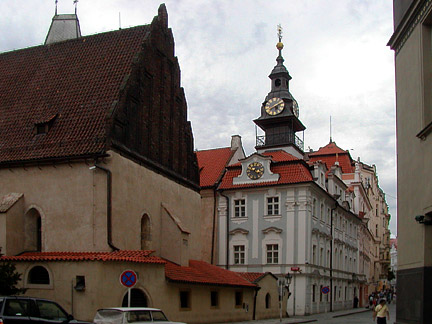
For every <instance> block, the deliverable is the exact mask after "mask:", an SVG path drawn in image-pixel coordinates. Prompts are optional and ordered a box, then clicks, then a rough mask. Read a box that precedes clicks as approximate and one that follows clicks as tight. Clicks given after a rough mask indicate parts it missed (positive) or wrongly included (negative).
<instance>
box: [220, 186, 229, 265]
mask: <svg viewBox="0 0 432 324" xmlns="http://www.w3.org/2000/svg"><path fill="white" fill-rule="evenodd" d="M220 194H221V196H222V197H225V199H226V203H227V212H226V218H227V219H226V266H225V269H227V270H228V269H229V216H230V203H229V197H228V196H225V195H224V194H223V193H222V192H221V193H220Z"/></svg>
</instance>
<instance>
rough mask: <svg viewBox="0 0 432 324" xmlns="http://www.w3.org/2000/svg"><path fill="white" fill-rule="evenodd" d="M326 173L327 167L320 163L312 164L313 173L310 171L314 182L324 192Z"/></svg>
mask: <svg viewBox="0 0 432 324" xmlns="http://www.w3.org/2000/svg"><path fill="white" fill-rule="evenodd" d="M326 172H327V167H326V165H325V163H324V162H322V161H316V162H314V164H313V171H312V175H313V177H314V181H315V183H316V184H318V185H319V186H320V187H321V188H323V189H324V190H326Z"/></svg>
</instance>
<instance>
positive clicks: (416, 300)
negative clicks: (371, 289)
mask: <svg viewBox="0 0 432 324" xmlns="http://www.w3.org/2000/svg"><path fill="white" fill-rule="evenodd" d="M393 12H394V33H393V35H392V37H391V38H390V41H389V43H388V45H390V47H391V48H392V49H393V50H394V51H395V70H396V123H397V127H396V129H397V152H398V156H397V170H398V171H397V176H398V260H397V261H398V263H397V306H398V307H397V314H396V317H397V318H396V321H397V323H398V324H399V323H428V322H430V319H431V318H432V308H431V307H430V305H431V300H432V292H431V289H430V288H431V283H430V278H431V276H432V226H431V224H432V198H431V197H432V186H431V185H430V183H431V180H432V173H431V163H430V161H431V159H432V138H431V130H432V109H431V103H432V101H431V100H432V91H431V84H432V75H431V70H432V65H431V64H432V62H431V60H430V57H431V55H432V45H431V44H432V42H431V39H432V38H431V34H432V32H431V31H432V29H431V26H432V25H431V22H432V2H431V1H419V0H411V1H410V0H404V1H402V0H395V1H394V10H393Z"/></svg>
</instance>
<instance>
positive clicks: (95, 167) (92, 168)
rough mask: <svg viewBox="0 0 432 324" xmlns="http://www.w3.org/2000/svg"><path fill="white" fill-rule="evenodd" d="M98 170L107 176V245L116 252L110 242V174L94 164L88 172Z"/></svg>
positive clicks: (105, 169) (115, 248)
mask: <svg viewBox="0 0 432 324" xmlns="http://www.w3.org/2000/svg"><path fill="white" fill-rule="evenodd" d="M94 169H99V170H102V171H105V173H106V175H107V243H108V245H109V247H110V248H111V249H113V251H118V250H119V248H118V247H116V246H115V245H114V244H113V242H112V173H111V171H110V170H109V169H107V168H105V167H103V166H100V165H98V164H97V163H95V165H94V166H92V167H90V170H94Z"/></svg>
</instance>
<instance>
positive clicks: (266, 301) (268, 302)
mask: <svg viewBox="0 0 432 324" xmlns="http://www.w3.org/2000/svg"><path fill="white" fill-rule="evenodd" d="M265 307H266V309H269V308H270V307H271V296H270V294H269V293H267V295H266V296H265Z"/></svg>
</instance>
